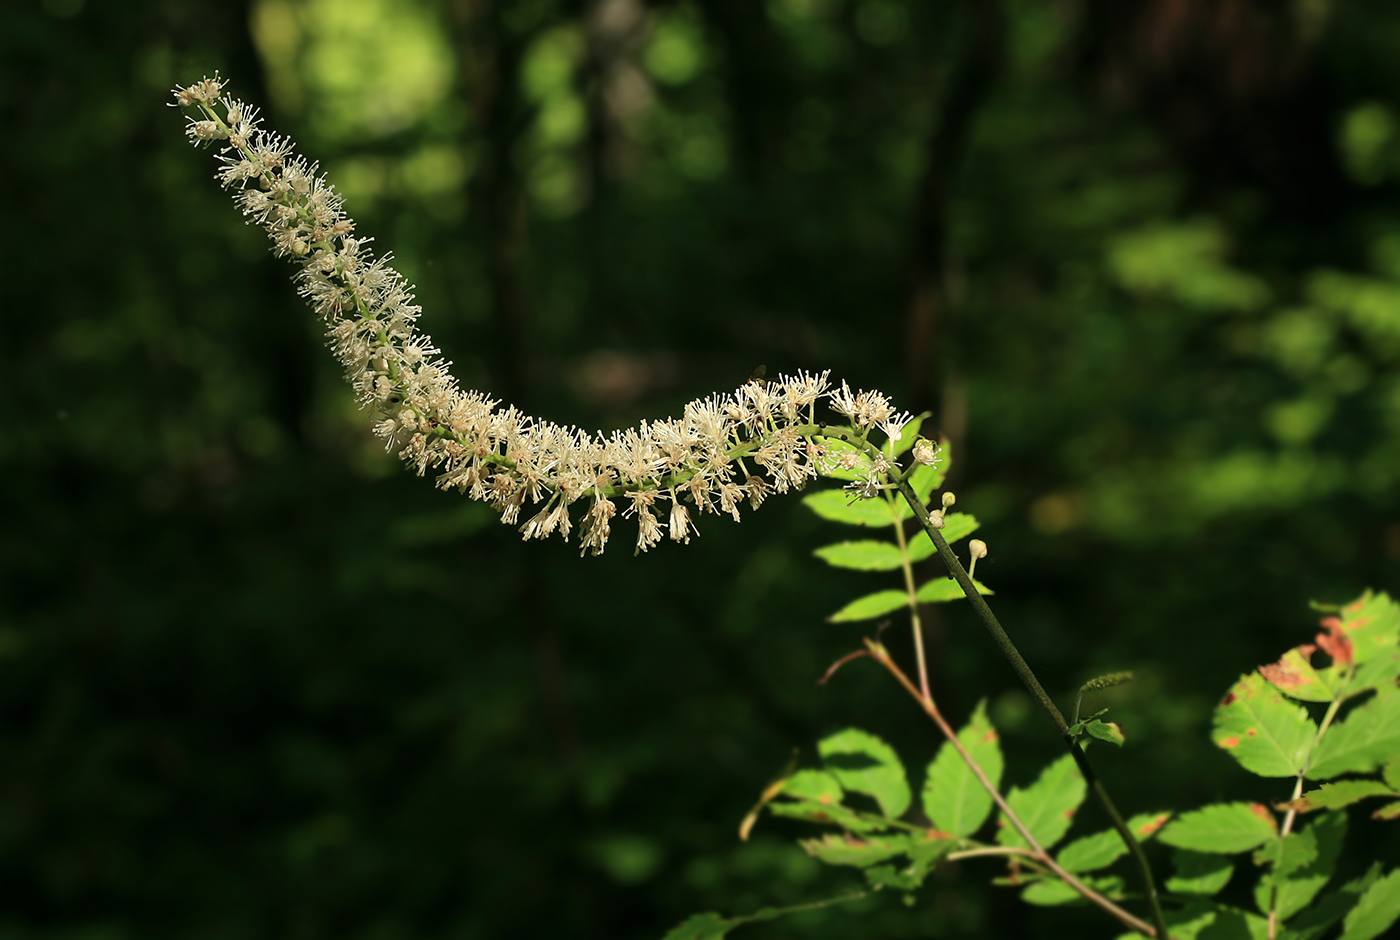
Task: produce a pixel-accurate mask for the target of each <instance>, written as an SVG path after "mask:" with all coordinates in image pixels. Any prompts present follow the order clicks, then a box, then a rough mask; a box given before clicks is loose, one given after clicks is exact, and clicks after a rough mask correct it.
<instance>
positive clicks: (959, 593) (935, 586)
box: [914, 576, 996, 604]
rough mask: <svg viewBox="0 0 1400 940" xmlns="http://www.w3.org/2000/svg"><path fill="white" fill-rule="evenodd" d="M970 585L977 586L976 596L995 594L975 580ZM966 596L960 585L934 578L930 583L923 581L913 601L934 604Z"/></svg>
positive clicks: (944, 579)
mask: <svg viewBox="0 0 1400 940" xmlns="http://www.w3.org/2000/svg"><path fill="white" fill-rule="evenodd" d="M972 583H973V584H974V585H976V586H977V593H978V594H994V593H996V592H995V591H993V590H992V589H991V588H989V587H987V586H986V585H985V584H983V583H982V582H981V581H978V580H976V579H975V578H974V579H973V581H972ZM966 596H967V595H966V594H964V593H963V589H962V585H961V584H959V583H958V582H956V581H954V580H953V579H952V578H949V577H946V576H945V577H942V578H934V579H933V580H932V581H925V582H924V583H923V585H922V586H920V588H919V590H918V592H917V593H916V594H915V595H914V599H915V600H917V601H918V602H919V603H920V604H936V603H938V602H940V601H957V600H962V599H963V598H964V597H966Z"/></svg>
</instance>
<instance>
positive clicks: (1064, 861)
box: [1055, 813, 1171, 874]
mask: <svg viewBox="0 0 1400 940" xmlns="http://www.w3.org/2000/svg"><path fill="white" fill-rule="evenodd" d="M1170 817H1171V813H1142V814H1139V815H1137V816H1134V817H1133V818H1132V819H1129V820H1128V828H1129V829H1131V830H1132V832H1133V835H1134V836H1136V837H1137V840H1138V841H1139V842H1146V841H1147V840H1148V839H1150V838H1152V836H1153V835H1155V834H1156V833H1157V831H1158V830H1159V829H1161V828H1162V825H1163V824H1164V823H1165V822H1166V821H1167V819H1169V818H1170ZM1127 853H1128V845H1127V843H1126V842H1124V841H1123V837H1122V836H1120V835H1119V834H1118V831H1117V830H1116V829H1105V830H1103V831H1102V832H1095V833H1094V834H1092V835H1087V836H1084V837H1083V838H1080V839H1075V840H1074V841H1073V842H1071V843H1070V844H1069V845H1067V846H1065V847H1064V848H1063V849H1061V850H1060V851H1059V853H1058V854H1057V855H1056V856H1055V861H1057V862H1059V863H1060V867H1061V868H1063V869H1064V870H1065V871H1068V872H1073V873H1075V874H1078V873H1080V872H1086V871H1098V870H1099V869H1100V868H1107V867H1108V866H1109V865H1112V864H1113V863H1114V862H1116V861H1117V860H1118V859H1119V858H1121V857H1122V856H1124V855H1126V854H1127Z"/></svg>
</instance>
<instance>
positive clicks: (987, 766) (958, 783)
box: [923, 700, 1002, 837]
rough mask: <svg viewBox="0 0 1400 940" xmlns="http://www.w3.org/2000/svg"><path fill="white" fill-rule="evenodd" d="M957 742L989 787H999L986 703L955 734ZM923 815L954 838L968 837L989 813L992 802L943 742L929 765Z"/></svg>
mask: <svg viewBox="0 0 1400 940" xmlns="http://www.w3.org/2000/svg"><path fill="white" fill-rule="evenodd" d="M958 741H959V742H960V743H961V744H962V746H963V747H964V748H965V749H966V750H967V753H968V755H969V756H970V757H971V758H972V759H973V760H974V761H976V762H977V766H979V767H981V768H982V773H983V774H985V775H986V777H987V779H988V780H989V781H990V782H991V784H992V786H994V787H995V786H999V785H1000V784H1001V773H1002V757H1001V745H1000V743H999V742H998V739H997V732H996V729H995V728H993V727H992V723H991V721H990V720H989V719H988V718H987V703H986V701H985V700H983V701H981V702H978V703H977V710H976V711H974V712H973V713H972V718H971V719H970V720H969V721H968V723H967V725H966V726H965V727H964V728H963V729H962V730H961V731H959V732H958ZM923 807H924V813H925V814H926V815H927V816H928V818H929V820H930V821H932V822H933V824H934V825H935V826H937V827H938V828H939V829H941V830H943V831H944V832H951V833H953V834H954V835H957V836H963V837H966V836H970V835H972V834H973V833H974V832H976V831H977V830H978V829H980V828H981V826H982V824H983V823H984V822H986V821H987V817H988V816H989V815H991V812H992V798H991V796H990V794H988V793H987V791H986V789H984V788H983V786H982V784H981V783H979V782H978V780H977V777H976V776H975V775H974V774H973V772H972V770H971V769H970V768H969V767H968V766H967V763H966V762H965V761H964V760H963V759H962V757H961V755H959V754H958V752H957V751H956V750H954V748H953V745H951V744H949V743H948V742H946V741H945V742H944V743H943V745H942V746H941V747H939V749H938V754H937V755H936V756H935V757H934V759H933V761H932V762H931V763H930V764H929V765H928V776H927V777H926V778H925V782H924V790H923Z"/></svg>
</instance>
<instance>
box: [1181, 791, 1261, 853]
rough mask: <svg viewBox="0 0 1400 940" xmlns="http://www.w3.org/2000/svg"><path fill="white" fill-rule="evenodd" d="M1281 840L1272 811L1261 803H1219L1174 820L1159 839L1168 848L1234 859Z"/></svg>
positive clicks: (1184, 814) (1183, 814)
mask: <svg viewBox="0 0 1400 940" xmlns="http://www.w3.org/2000/svg"><path fill="white" fill-rule="evenodd" d="M1277 836H1278V825H1277V823H1276V822H1275V820H1274V816H1273V814H1272V813H1270V812H1269V808H1268V807H1267V806H1264V805H1263V804H1260V803H1215V804H1213V805H1211V806H1203V807H1201V808H1200V809H1198V810H1195V811H1193V812H1190V813H1182V814H1181V815H1180V816H1178V817H1176V819H1174V820H1172V821H1171V823H1169V824H1168V825H1167V827H1166V828H1165V829H1163V830H1162V834H1161V835H1160V836H1158V838H1159V839H1161V840H1162V841H1163V842H1165V843H1166V844H1167V845H1171V846H1175V847H1176V848H1178V849H1191V850H1192V851H1195V852H1219V853H1221V854H1225V855H1230V854H1233V853H1235V852H1248V851H1249V850H1250V849H1257V848H1258V847H1259V846H1261V845H1263V844H1264V843H1265V842H1266V841H1268V840H1269V839H1273V838H1276V837H1277Z"/></svg>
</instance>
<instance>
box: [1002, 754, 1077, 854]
mask: <svg viewBox="0 0 1400 940" xmlns="http://www.w3.org/2000/svg"><path fill="white" fill-rule="evenodd" d="M1085 792H1086V791H1085V786H1084V777H1083V776H1081V775H1080V773H1079V768H1078V767H1076V766H1075V764H1074V758H1073V757H1071V756H1070V755H1069V754H1066V755H1065V756H1064V757H1061V758H1060V759H1059V760H1057V761H1055V762H1054V763H1052V764H1051V765H1050V766H1049V767H1046V768H1045V770H1044V771H1042V772H1041V774H1040V776H1039V777H1038V778H1037V779H1036V781H1035V783H1033V784H1031V785H1030V787H1028V788H1027V789H1025V790H1022V789H1020V788H1019V787H1012V788H1011V792H1010V793H1009V794H1007V797H1006V802H1007V804H1008V805H1009V806H1010V807H1011V810H1012V812H1014V813H1015V814H1016V815H1017V816H1018V817H1019V818H1020V820H1021V822H1022V823H1023V824H1025V827H1026V829H1027V830H1028V831H1029V832H1030V834H1031V835H1032V836H1033V837H1034V838H1035V840H1036V842H1038V843H1040V847H1041V848H1043V849H1047V850H1048V849H1050V848H1051V847H1052V846H1053V845H1054V844H1055V843H1056V842H1059V841H1060V839H1061V838H1062V837H1063V836H1064V834H1065V833H1066V832H1068V831H1069V824H1070V823H1071V822H1072V821H1073V819H1074V813H1075V811H1076V810H1078V809H1079V804H1080V803H1083V802H1084V794H1085ZM1000 826H1001V827H1000V828H999V829H998V830H997V841H998V842H1000V843H1001V844H1002V845H1014V846H1025V845H1026V841H1025V839H1023V838H1021V834H1020V833H1019V832H1017V831H1016V827H1015V826H1013V825H1011V823H1010V821H1009V820H1006V819H1004V818H1003V819H1002V820H1001V821H1000Z"/></svg>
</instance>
